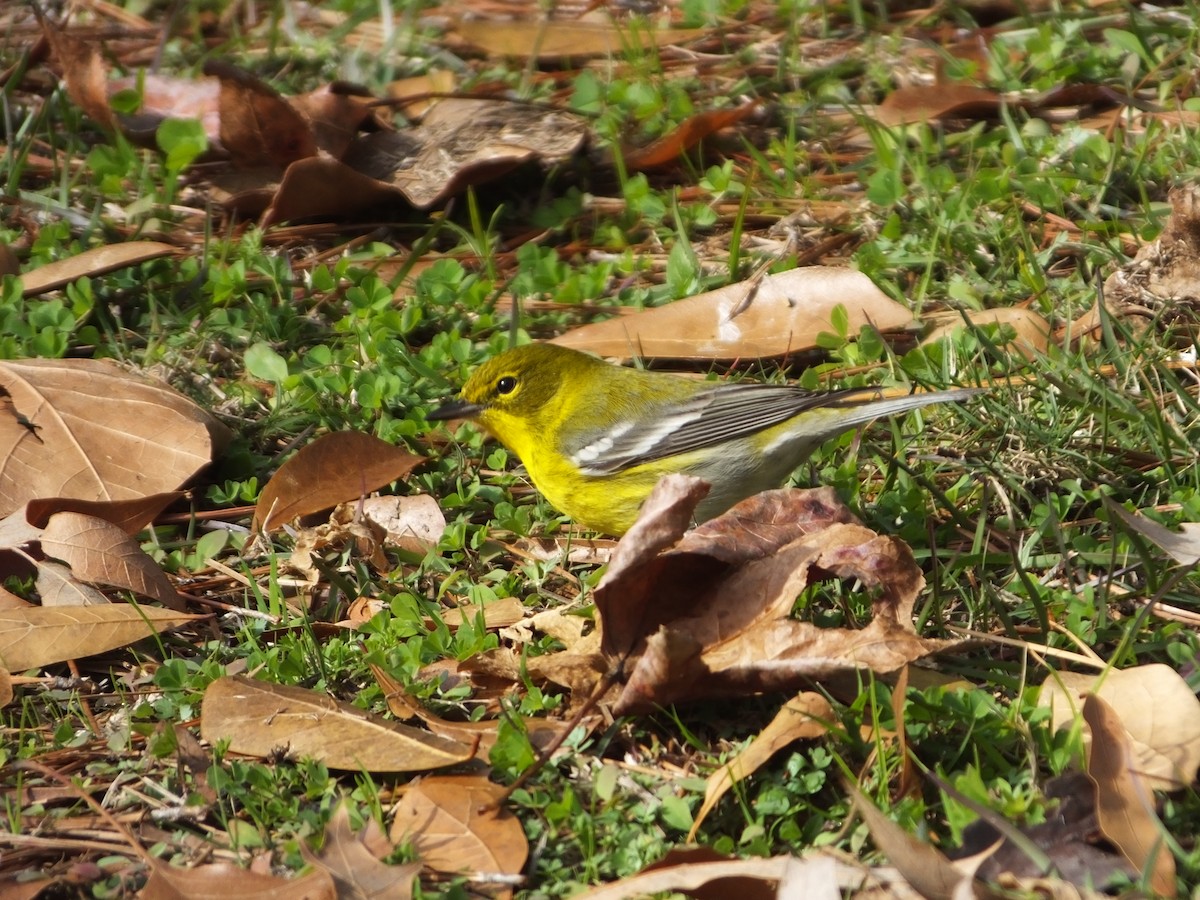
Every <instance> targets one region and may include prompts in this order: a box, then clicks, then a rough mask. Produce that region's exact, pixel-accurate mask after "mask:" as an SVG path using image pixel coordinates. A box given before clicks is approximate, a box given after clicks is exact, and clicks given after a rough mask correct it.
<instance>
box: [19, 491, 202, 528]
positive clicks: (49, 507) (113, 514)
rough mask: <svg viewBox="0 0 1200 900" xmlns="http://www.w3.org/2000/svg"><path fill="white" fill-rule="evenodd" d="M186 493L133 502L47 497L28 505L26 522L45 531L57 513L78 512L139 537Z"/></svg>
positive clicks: (150, 497)
mask: <svg viewBox="0 0 1200 900" xmlns="http://www.w3.org/2000/svg"><path fill="white" fill-rule="evenodd" d="M185 496H186V494H184V493H183V491H166V492H164V493H161V494H150V495H149V496H146V497H137V498H135V499H133V500H77V499H75V498H73V497H47V498H43V499H40V500H30V501H29V502H28V503H26V504H25V518H26V519H27V520H28V521H29V524H30V525H33V526H34V527H36V528H45V527H46V523H47V522H49V521H50V517H51V516H52V515H54V514H55V513H60V512H74V513H82V514H83V515H85V516H91V517H92V518H94V519H103V520H104V521H105V522H111V523H112V524H113V525H116V526H117V527H118V528H120V529H121V530H122V531H124V532H125V533H126V534H128V535H131V536H132V535H136V534H139V533H140V532H142V531H145V530H146V528H147V527H148V526H149V525H150V523H151V522H153V521H154V519H155V518H156V517H157V516H158V514H159V513H161V512H162V511H163V510H164V509H166V508H167V507H168V506H170V505H171V504H172V503H174V502H175V501H176V500H180V499H182V498H183V497H185Z"/></svg>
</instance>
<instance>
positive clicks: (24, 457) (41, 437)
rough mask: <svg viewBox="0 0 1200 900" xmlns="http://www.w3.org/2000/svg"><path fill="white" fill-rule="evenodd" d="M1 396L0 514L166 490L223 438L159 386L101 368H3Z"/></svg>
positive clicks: (40, 363)
mask: <svg viewBox="0 0 1200 900" xmlns="http://www.w3.org/2000/svg"><path fill="white" fill-rule="evenodd" d="M0 390H2V391H3V393H4V394H6V395H7V396H5V397H0V515H7V514H9V513H11V512H13V511H14V510H16V509H18V508H19V507H20V506H21V505H22V504H24V503H25V502H26V501H28V500H32V499H35V498H39V497H75V498H79V499H82V500H129V499H133V498H137V497H145V496H146V495H148V494H156V493H161V492H163V491H171V490H174V489H175V488H177V487H179V486H180V485H181V484H183V483H184V482H185V481H187V480H188V479H189V478H191V477H192V476H193V475H195V474H196V472H197V471H198V470H199V469H200V468H202V467H203V466H205V465H207V464H208V463H209V462H210V461H211V460H212V457H213V454H214V452H216V450H217V449H218V448H219V447H221V446H223V445H224V443H225V442H226V441H227V440H228V437H229V433H228V430H227V429H226V428H225V427H224V426H223V425H221V424H220V423H218V422H217V421H216V420H215V419H213V418H212V417H211V416H210V415H209V414H208V413H206V412H205V411H204V410H202V409H200V407H198V406H196V404H194V403H192V402H191V401H190V400H188V399H187V398H186V397H184V396H183V395H182V394H180V393H178V392H176V391H175V390H173V389H172V388H170V387H169V386H167V385H166V384H163V383H162V382H159V381H155V380H152V379H150V378H146V377H144V376H141V375H137V374H134V373H132V372H128V371H126V370H124V369H122V368H120V367H119V366H117V365H116V364H114V363H110V362H107V361H103V360H89V359H69V360H53V359H25V360H10V361H7V362H3V363H0Z"/></svg>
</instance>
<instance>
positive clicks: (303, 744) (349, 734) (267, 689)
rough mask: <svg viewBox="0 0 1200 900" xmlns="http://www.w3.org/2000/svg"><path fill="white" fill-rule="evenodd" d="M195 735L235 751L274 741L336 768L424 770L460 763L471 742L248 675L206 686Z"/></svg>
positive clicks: (261, 750)
mask: <svg viewBox="0 0 1200 900" xmlns="http://www.w3.org/2000/svg"><path fill="white" fill-rule="evenodd" d="M200 736H201V737H202V738H204V740H206V741H208V742H209V743H216V742H217V741H222V740H228V742H229V749H230V750H232V751H233V752H234V753H244V754H247V755H249V756H259V757H265V756H268V755H270V754H271V752H272V751H273V750H276V749H277V748H279V747H287V748H288V749H289V750H290V751H291V752H292V753H294V754H296V755H298V756H302V757H309V758H312V759H316V760H319V761H320V762H323V763H325V765H327V766H329V767H330V768H334V769H351V770H358V769H362V770H365V771H368V772H423V771H426V770H428V769H439V768H443V767H445V766H452V765H454V764H455V763H460V762H464V761H466V760H468V759H470V758H471V756H472V755H473V752H474V748H473V747H471V746H470V745H467V744H460V743H458V742H457V741H451V740H447V739H446V738H442V737H438V736H437V735H433V734H430V733H429V732H427V731H422V730H420V729H417V728H410V727H408V726H406V725H401V724H399V723H396V722H389V721H387V720H385V719H380V718H379V717H377V716H373V715H370V714H368V713H366V712H364V711H363V710H361V709H356V708H355V707H353V706H351V705H350V704H348V703H341V702H339V701H337V700H334V699H333V698H332V697H329V696H327V695H325V694H318V693H316V692H315V691H307V690H304V689H303V688H298V687H292V686H290V685H283V684H271V683H269V682H265V681H257V680H255V679H253V678H245V677H226V678H218V679H217V680H216V681H214V682H213V683H212V684H210V685H209V686H208V689H207V690H206V691H205V692H204V701H203V703H202V705H201V710H200Z"/></svg>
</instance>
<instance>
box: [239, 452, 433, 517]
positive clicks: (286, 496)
mask: <svg viewBox="0 0 1200 900" xmlns="http://www.w3.org/2000/svg"><path fill="white" fill-rule="evenodd" d="M424 461H425V460H424V458H423V457H420V456H415V455H413V454H412V453H408V452H406V451H404V450H402V449H401V448H399V447H397V446H395V445H394V444H389V443H388V442H387V441H382V440H380V439H379V438H377V437H374V436H373V435H369V434H363V433H362V432H360V431H336V432H333V433H332V434H325V435H322V436H321V437H319V438H317V439H316V440H315V441H313V442H312V443H311V444H308V445H307V446H305V447H301V448H300V450H299V451H298V452H297V453H296V455H295V456H293V457H292V458H291V459H289V460H288V461H287V462H285V463H284V464H283V465H282V466H280V467H279V470H278V471H277V472H276V473H275V474H274V475H273V476H272V477H271V480H270V481H268V482H267V483H266V485H265V486H264V487H263V489H262V493H260V494H259V497H258V503H257V505H256V506H255V507H254V525H253V527H254V528H256V529H257V528H262V530H264V531H266V532H272V531H275V530H277V529H278V528H280V527H281V526H282V525H283V524H284V523H285V522H290V521H292V520H293V519H296V518H299V517H300V516H307V515H310V514H312V513H316V512H320V511H321V510H324V509H330V508H332V507H334V506H337V505H338V504H339V503H342V502H344V501H347V500H354V499H356V498H358V497H364V496H366V495H367V494H369V493H371V491H374V490H378V489H379V488H381V487H383V486H384V485H388V484H391V483H392V482H393V481H398V480H399V479H401V478H404V476H406V475H407V474H408V473H409V472H411V471H412V470H413V469H415V468H416V467H417V466H418V465H420V464H421V463H422V462H424ZM439 537H440V535H439Z"/></svg>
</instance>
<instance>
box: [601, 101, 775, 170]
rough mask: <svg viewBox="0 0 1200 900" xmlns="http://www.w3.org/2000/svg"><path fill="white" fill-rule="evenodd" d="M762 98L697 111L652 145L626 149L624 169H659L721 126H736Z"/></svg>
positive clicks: (755, 107) (718, 129)
mask: <svg viewBox="0 0 1200 900" xmlns="http://www.w3.org/2000/svg"><path fill="white" fill-rule="evenodd" d="M758 105H759V101H758V100H751V101H750V102H749V103H743V104H742V105H741V106H734V107H732V108H730V109H715V110H710V111H709V112H703V113H697V114H696V115H694V116H691V117H690V118H687V119H685V120H684V121H683V122H681V123H680V124H679V126H678V127H677V128H675V129H674V130H672V131H671V132H670V133H669V134H666V135H664V136H663V137H661V138H659V139H658V140H657V141H655V142H654V143H652V144H649V145H647V146H645V147H642V148H640V149H637V150H634V149H627V150H625V151H624V153H623V155H624V157H625V168H626V169H627V170H629V171H631V172H638V171H642V170H644V169H656V168H659V167H662V166H668V165H670V164H672V163H673V162H675V161H676V160H677V159H679V157H681V156H682V155H683V154H685V153H687V151H689V150H691V149H692V148H693V147H695V146H696V145H697V144H699V143H700V142H701V141H702V140H704V139H705V138H706V137H708V136H709V135H710V134H715V133H716V132H718V131H720V130H721V129H722V128H728V127H729V126H730V125H736V124H737V123H738V122H740V121H742V119H744V118H746V116H748V115H750V113H752V112H753V111H754V110H755V109H757V108H758Z"/></svg>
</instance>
